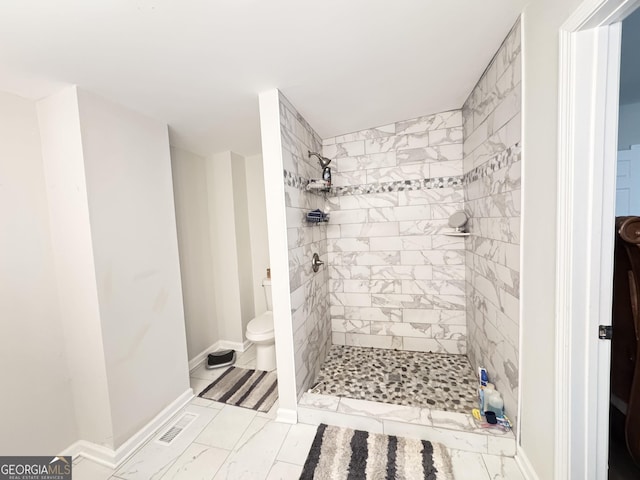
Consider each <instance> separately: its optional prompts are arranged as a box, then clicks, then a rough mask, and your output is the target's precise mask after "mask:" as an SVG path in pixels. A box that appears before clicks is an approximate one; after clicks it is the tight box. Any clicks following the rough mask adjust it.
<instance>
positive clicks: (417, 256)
mask: <svg viewBox="0 0 640 480" xmlns="http://www.w3.org/2000/svg"><path fill="white" fill-rule="evenodd" d="M399 263H401V264H402V265H463V264H464V254H463V253H461V252H458V251H456V250H423V251H420V250H416V251H404V252H400V262H399Z"/></svg>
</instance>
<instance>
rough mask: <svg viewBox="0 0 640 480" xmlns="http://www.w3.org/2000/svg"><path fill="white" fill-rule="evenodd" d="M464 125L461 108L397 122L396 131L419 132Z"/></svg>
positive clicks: (398, 132)
mask: <svg viewBox="0 0 640 480" xmlns="http://www.w3.org/2000/svg"><path fill="white" fill-rule="evenodd" d="M461 125H462V113H461V111H460V110H451V111H449V112H442V113H437V114H434V115H426V116H423V117H418V118H414V119H411V120H404V121H402V122H396V133H397V134H402V133H419V132H426V131H428V130H436V129H442V128H451V127H459V126H461Z"/></svg>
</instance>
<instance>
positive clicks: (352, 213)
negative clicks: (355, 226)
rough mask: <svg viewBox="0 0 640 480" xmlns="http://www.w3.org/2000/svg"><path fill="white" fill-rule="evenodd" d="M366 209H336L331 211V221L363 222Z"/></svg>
mask: <svg viewBox="0 0 640 480" xmlns="http://www.w3.org/2000/svg"><path fill="white" fill-rule="evenodd" d="M367 218H368V217H367V210H338V211H335V212H331V220H330V221H331V222H333V223H335V224H340V225H342V224H345V223H359V224H361V223H364V222H366V221H367Z"/></svg>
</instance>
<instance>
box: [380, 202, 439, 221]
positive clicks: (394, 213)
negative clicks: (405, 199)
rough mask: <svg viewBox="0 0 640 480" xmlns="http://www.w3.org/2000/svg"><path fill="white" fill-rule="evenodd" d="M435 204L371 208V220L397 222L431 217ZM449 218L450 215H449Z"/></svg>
mask: <svg viewBox="0 0 640 480" xmlns="http://www.w3.org/2000/svg"><path fill="white" fill-rule="evenodd" d="M433 207H434V205H415V206H413V205H410V206H405V207H385V208H370V209H369V210H368V212H369V214H368V221H369V222H395V221H407V220H424V219H429V218H431V215H432V213H431V211H432V208H433ZM447 218H448V217H447Z"/></svg>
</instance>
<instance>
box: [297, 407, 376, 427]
mask: <svg viewBox="0 0 640 480" xmlns="http://www.w3.org/2000/svg"><path fill="white" fill-rule="evenodd" d="M298 421H299V422H300V423H304V424H308V425H320V424H321V423H326V424H329V425H336V426H338V427H346V428H353V429H356V430H365V431H367V432H371V433H383V432H382V422H381V421H380V420H377V419H375V418H370V417H363V416H360V415H349V414H345V413H338V412H329V411H326V410H316V409H313V408H309V407H298Z"/></svg>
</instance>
